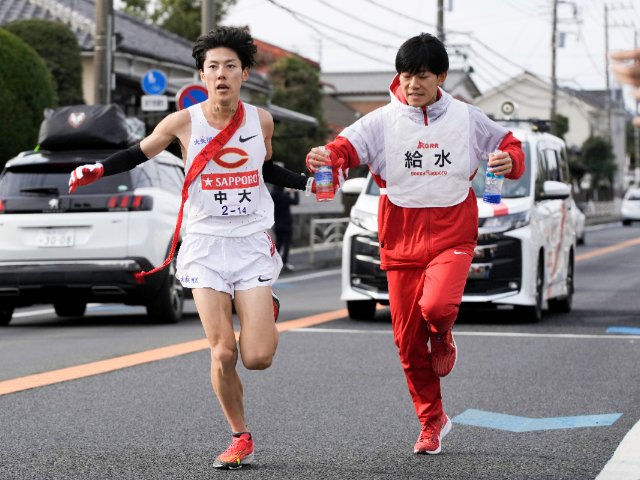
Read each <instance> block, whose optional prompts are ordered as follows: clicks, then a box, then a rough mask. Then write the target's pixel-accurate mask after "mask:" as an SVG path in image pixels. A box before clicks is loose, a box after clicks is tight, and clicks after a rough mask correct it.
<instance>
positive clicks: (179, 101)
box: [176, 83, 209, 110]
mask: <svg viewBox="0 0 640 480" xmlns="http://www.w3.org/2000/svg"><path fill="white" fill-rule="evenodd" d="M207 98H209V92H207V88H206V87H205V86H204V85H200V84H198V83H192V84H191V85H186V86H184V87H182V88H181V89H180V91H179V92H178V93H177V94H176V108H177V109H178V110H182V109H183V108H189V107H190V106H191V105H195V104H196V103H200V102H204V101H205V100H206V99H207Z"/></svg>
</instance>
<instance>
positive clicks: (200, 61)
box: [191, 27, 258, 70]
mask: <svg viewBox="0 0 640 480" xmlns="http://www.w3.org/2000/svg"><path fill="white" fill-rule="evenodd" d="M217 47H225V48H229V49H231V50H233V51H234V52H236V53H237V54H238V58H239V59H240V63H241V64H242V69H243V70H244V69H245V68H251V67H252V66H253V65H254V64H255V55H256V52H257V51H258V47H256V45H255V44H254V43H253V38H252V37H251V34H250V33H249V32H248V31H246V30H245V29H242V28H236V27H218V28H216V29H215V30H211V31H210V32H209V33H207V34H205V35H200V36H199V37H198V39H197V40H196V43H195V44H194V45H193V51H192V53H191V55H192V56H193V58H194V59H195V61H196V68H197V69H198V70H203V69H204V57H205V55H206V54H207V51H208V50H211V49H212V48H217Z"/></svg>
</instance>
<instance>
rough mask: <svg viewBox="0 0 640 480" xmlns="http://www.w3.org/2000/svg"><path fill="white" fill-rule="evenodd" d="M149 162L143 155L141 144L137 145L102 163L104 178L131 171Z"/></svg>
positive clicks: (117, 153) (111, 156)
mask: <svg viewBox="0 0 640 480" xmlns="http://www.w3.org/2000/svg"><path fill="white" fill-rule="evenodd" d="M147 160H149V159H148V158H147V157H146V156H145V155H144V153H142V149H141V148H140V144H139V143H136V144H135V145H133V146H132V147H129V148H127V149H126V150H120V151H119V152H116V153H114V154H113V155H109V156H108V157H107V158H105V159H104V160H103V161H102V162H100V163H101V164H102V165H103V166H104V176H105V177H106V176H108V175H115V174H116V173H122V172H126V171H127V170H131V169H132V168H135V167H136V166H137V165H140V164H141V163H143V162H146V161H147Z"/></svg>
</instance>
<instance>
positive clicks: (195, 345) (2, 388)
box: [0, 309, 347, 396]
mask: <svg viewBox="0 0 640 480" xmlns="http://www.w3.org/2000/svg"><path fill="white" fill-rule="evenodd" d="M345 316H347V310H346V309H342V310H334V311H332V312H325V313H320V314H318V315H311V316H309V317H304V318H299V319H296V320H288V321H283V322H280V323H278V324H276V326H277V328H278V330H279V331H280V332H284V331H287V330H291V329H294V328H305V327H310V326H312V325H318V324H320V323H325V322H330V321H332V320H336V319H338V318H344V317H345ZM238 336H239V332H236V339H237V338H238ZM207 348H209V344H208V343H207V340H206V339H204V338H203V339H199V340H192V341H189V342H183V343H177V344H174V345H168V346H166V347H160V348H154V349H152V350H146V351H144V352H138V353H132V354H129V355H121V356H119V357H114V358H110V359H106V360H99V361H96V362H90V363H84V364H81V365H74V366H72V367H66V368H60V369H57V370H51V371H48V372H42V373H36V374H34V375H27V376H24V377H19V378H13V379H10V380H4V381H0V396H2V395H7V394H9V393H16V392H21V391H23V390H29V389H32V388H39V387H44V386H46V385H53V384H56V383H61V382H67V381H70V380H78V379H80V378H85V377H89V376H93V375H99V374H102V373H107V372H113V371H115V370H120V369H122V368H128V367H134V366H136V365H142V364H145V363H150V362H156V361H158V360H165V359H167V358H172V357H177V356H180V355H186V354H188V353H194V352H198V351H201V350H206V349H207Z"/></svg>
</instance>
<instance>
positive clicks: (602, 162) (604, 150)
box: [580, 137, 618, 188]
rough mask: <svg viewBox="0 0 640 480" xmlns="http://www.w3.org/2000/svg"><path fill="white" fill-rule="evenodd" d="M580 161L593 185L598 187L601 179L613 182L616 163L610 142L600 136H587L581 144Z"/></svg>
mask: <svg viewBox="0 0 640 480" xmlns="http://www.w3.org/2000/svg"><path fill="white" fill-rule="evenodd" d="M580 162H581V163H582V165H583V166H584V168H585V169H586V171H587V172H588V173H590V174H591V176H592V178H593V186H594V187H596V188H597V187H598V185H599V184H600V182H601V181H602V180H605V179H606V180H608V181H609V184H610V185H612V184H613V176H614V174H615V173H616V170H617V168H618V167H617V165H616V163H615V157H614V155H613V148H612V147H611V144H610V143H609V142H607V141H606V140H605V139H604V138H601V137H589V138H587V139H586V140H585V141H584V143H583V144H582V149H581V152H580Z"/></svg>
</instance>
